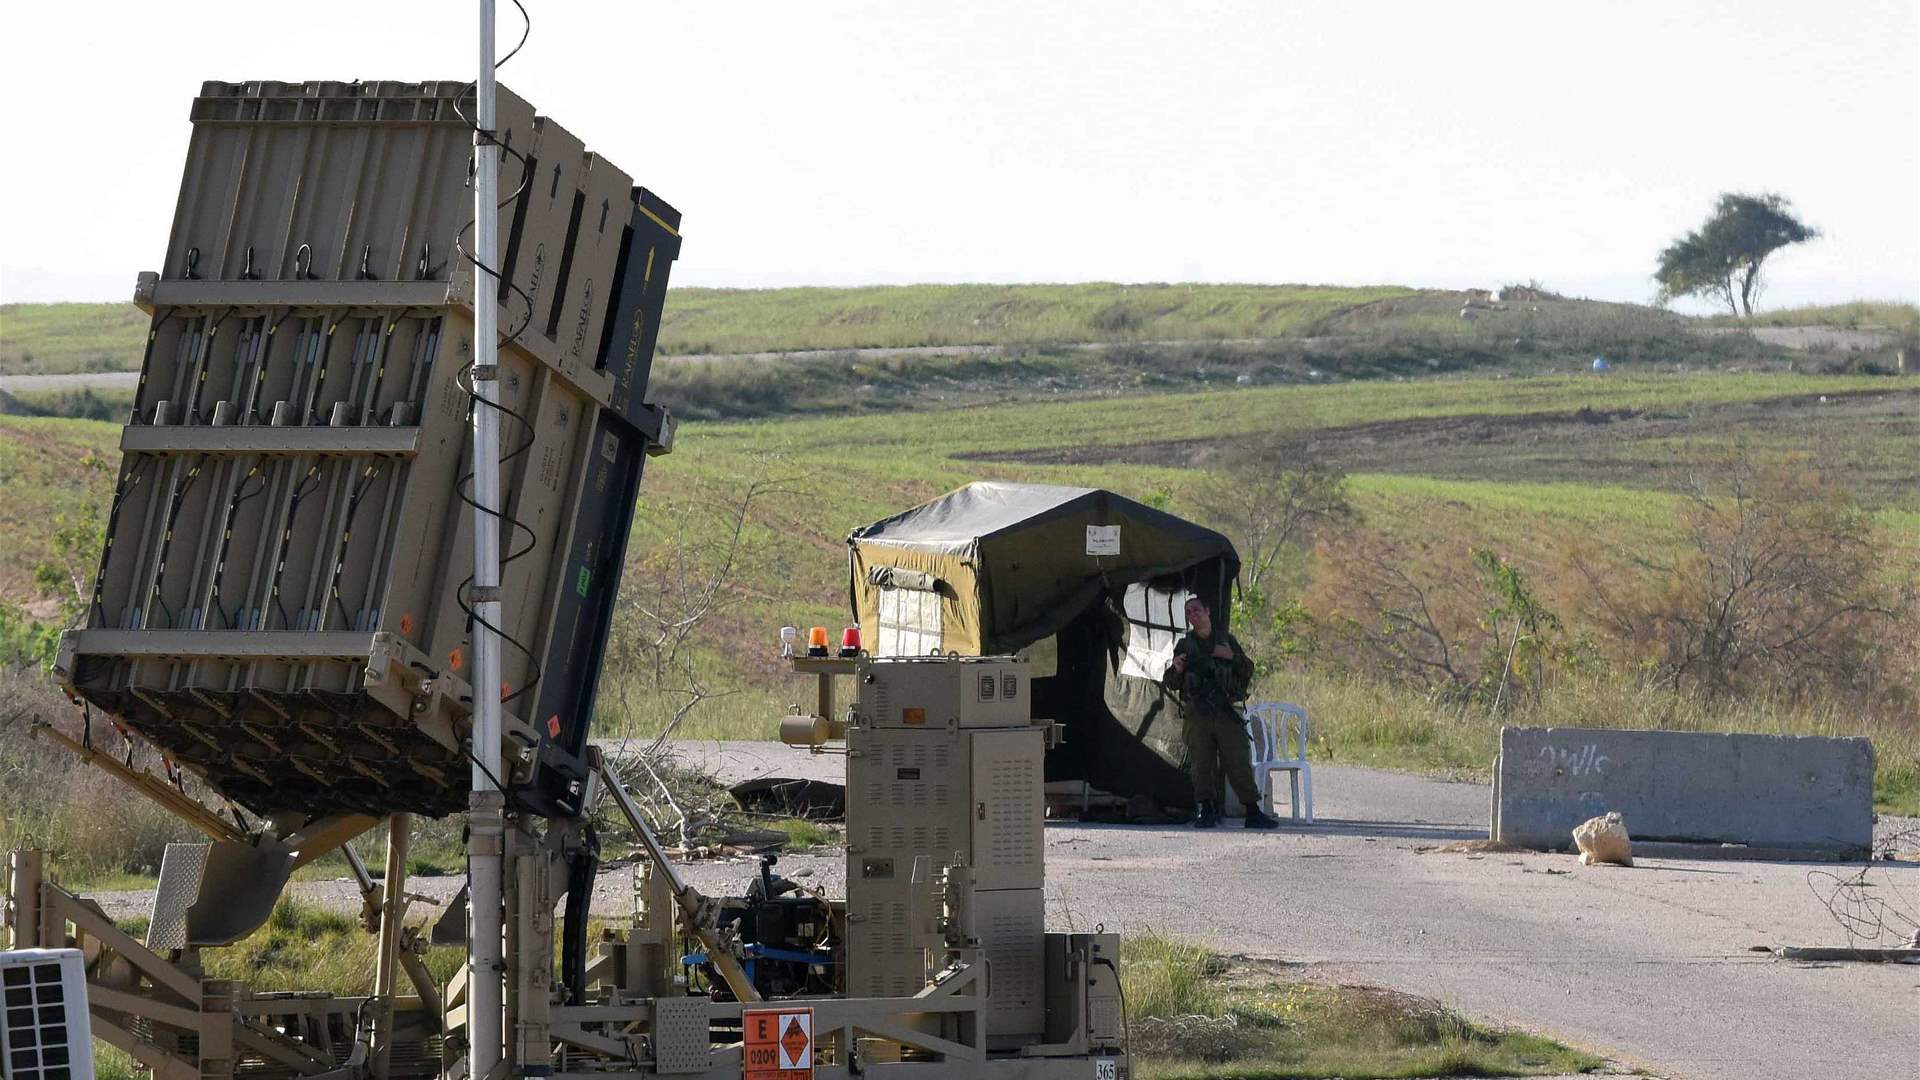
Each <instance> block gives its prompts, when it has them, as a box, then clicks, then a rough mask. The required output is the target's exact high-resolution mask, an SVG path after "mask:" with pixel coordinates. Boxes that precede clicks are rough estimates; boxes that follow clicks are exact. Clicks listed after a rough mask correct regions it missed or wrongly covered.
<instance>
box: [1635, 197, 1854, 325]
mask: <svg viewBox="0 0 1920 1080" xmlns="http://www.w3.org/2000/svg"><path fill="white" fill-rule="evenodd" d="M1819 235H1820V230H1818V229H1816V228H1814V227H1813V226H1811V225H1808V224H1806V223H1805V222H1803V221H1801V220H1800V219H1799V218H1797V217H1795V216H1794V214H1793V206H1792V204H1791V203H1789V202H1788V201H1787V200H1786V197H1785V196H1782V195H1774V194H1765V195H1742V194H1738V193H1735V192H1728V193H1727V194H1724V195H1721V196H1720V201H1719V202H1717V203H1715V204H1714V208H1713V213H1712V214H1711V215H1710V216H1708V218H1707V220H1706V223H1705V224H1703V225H1701V226H1700V227H1699V228H1697V229H1694V230H1693V231H1691V232H1689V233H1687V235H1685V236H1683V237H1681V238H1680V239H1678V240H1675V241H1674V242H1673V243H1671V244H1668V245H1667V248H1666V250H1665V251H1662V252H1661V253H1660V268H1659V270H1657V271H1655V272H1654V275H1653V278H1654V280H1655V281H1658V282H1659V283H1660V302H1661V303H1663V304H1664V303H1667V302H1669V301H1671V300H1673V299H1674V298H1675V297H1680V296H1700V297H1705V298H1707V299H1709V300H1714V301H1717V302H1719V303H1723V304H1725V305H1727V310H1728V311H1730V312H1732V313H1733V314H1734V316H1735V317H1736V318H1737V317H1739V316H1740V315H1741V314H1742V313H1743V312H1744V314H1746V315H1747V316H1748V317H1749V318H1751V317H1752V316H1753V302H1754V301H1755V300H1756V299H1758V298H1759V296H1760V291H1761V287H1762V286H1761V279H1760V269H1761V266H1762V265H1763V264H1765V263H1766V261H1767V256H1769V255H1771V254H1773V253H1774V252H1776V251H1778V250H1780V249H1781V248H1783V247H1786V246H1787V245H1788V244H1801V243H1805V242H1806V241H1808V240H1811V239H1813V238H1814V237H1816V236H1819Z"/></svg>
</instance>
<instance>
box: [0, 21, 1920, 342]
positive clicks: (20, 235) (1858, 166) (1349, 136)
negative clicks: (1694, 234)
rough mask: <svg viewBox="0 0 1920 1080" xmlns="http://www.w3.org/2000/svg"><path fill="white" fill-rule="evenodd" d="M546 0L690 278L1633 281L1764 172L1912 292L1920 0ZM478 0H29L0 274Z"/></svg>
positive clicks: (42, 261)
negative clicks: (202, 121)
mask: <svg viewBox="0 0 1920 1080" xmlns="http://www.w3.org/2000/svg"><path fill="white" fill-rule="evenodd" d="M502 2H503V6H504V7H505V11H504V12H503V14H502V15H501V37H502V39H503V41H505V42H511V41H512V40H513V39H514V38H515V37H517V36H518V30H519V17H518V15H517V14H516V13H515V12H514V11H513V9H512V7H511V5H510V4H507V3H505V0H502ZM527 4H528V7H529V8H530V9H531V11H532V16H533V35H532V38H531V39H530V40H529V42H528V44H527V49H526V51H525V52H524V53H522V54H521V56H520V57H518V58H516V59H515V60H514V61H513V62H512V63H510V64H509V65H508V66H507V67H506V68H505V69H504V70H503V71H502V73H501V79H502V81H503V82H504V83H506V84H507V85H509V86H511V87H513V88H514V89H515V90H516V91H518V92H519V93H520V94H521V95H522V96H524V97H526V98H527V99H529V100H530V101H532V102H533V103H534V105H535V106H536V107H537V108H539V109H540V110H541V111H543V112H545V113H548V114H549V115H551V116H553V117H555V118H557V119H558V120H559V121H560V122H561V123H562V124H564V125H565V126H567V127H568V128H569V129H571V130H572V131H573V132H575V133H576V134H577V135H579V136H581V137H582V138H583V139H584V140H585V141H586V143H587V145H588V146H589V147H591V148H594V149H596V150H599V151H601V152H603V153H604V154H605V155H606V156H607V157H609V158H610V159H611V160H613V161H614V162H615V163H617V164H618V165H620V166H621V167H622V168H624V169H626V170H627V171H628V172H630V173H632V174H633V175H634V176H635V177H637V178H638V179H639V181H640V182H641V183H644V184H646V185H647V186H649V187H651V188H653V189H654V190H655V191H657V192H659V193H660V194H661V195H662V196H663V197H665V198H666V199H667V200H668V201H670V202H672V203H674V204H675V205H676V206H678V207H679V208H680V209H681V210H682V212H683V213H684V214H685V215H686V220H685V235H686V246H685V249H684V252H683V257H682V259H681V262H680V264H679V266H678V268H677V269H676V270H675V281H676V282H677V283H680V284H699V285H731V286H763V285H788V284H858V283H893V282H914V281H1085V280H1117V281H1168V280H1204V281H1256V282H1327V283H1349V284H1352V283H1401V284H1409V285H1440V286H1467V285H1494V284H1498V283H1501V282H1504V281H1510V280H1524V279H1527V278H1539V279H1541V280H1543V281H1545V282H1546V283H1548V284H1549V285H1551V286H1553V287H1556V288H1559V289H1562V290H1566V291H1571V292H1575V293H1580V294H1585V295H1591V296H1599V297H1607V298H1615V299H1625V300H1644V299H1646V298H1647V297H1648V296H1649V295H1650V293H1651V291H1652V286H1651V284H1650V282H1649V279H1648V274H1649V273H1650V272H1651V269H1652V263H1653V259H1654V255H1655V253H1656V252H1657V251H1658V250H1659V249H1660V247H1661V246H1662V245H1663V244H1664V243H1666V242H1667V241H1668V240H1669V239H1671V238H1672V237H1673V236H1674V235H1675V234H1677V233H1679V232H1681V231H1683V230H1684V229H1686V228H1687V227H1689V226H1691V225H1694V224H1696V223H1698V221H1699V220H1700V219H1701V218H1702V217H1703V216H1704V215H1705V213H1706V211H1707V210H1708V208H1709V206H1710V205H1711V203H1712V201H1713V199H1714V196H1715V195H1716V194H1717V193H1719V192H1721V191H1725V190H1770V191H1778V192H1780V193H1782V194H1784V195H1786V196H1787V197H1789V198H1790V199H1792V200H1793V202H1794V204H1795V205H1796V206H1797V207H1798V208H1799V209H1800V210H1801V211H1802V213H1803V215H1804V216H1805V218H1806V219H1807V220H1808V221H1809V222H1811V223H1812V224H1814V225H1816V226H1818V227H1819V228H1820V229H1822V230H1823V232H1824V233H1825V235H1824V236H1823V237H1822V238H1821V239H1820V240H1818V241H1816V242H1814V243H1812V244H1808V245H1806V246H1805V247H1804V248H1801V249H1798V250H1795V251H1792V252H1790V253H1788V254H1785V255H1783V256H1780V257H1779V258H1778V260H1777V262H1778V265H1777V266H1775V267H1774V268H1773V273H1772V284H1771V289H1770V292H1769V294H1768V296H1767V300H1768V302H1770V303H1774V304H1784V303H1797V302H1812V301H1829V300H1844V299H1852V298H1857V297H1870V298H1897V299H1905V300H1916V299H1920V15H1916V11H1917V10H1920V4H1916V3H1915V2H1914V0H1886V2H1858V0H1847V2H1842V3H1831V2H1814V0H1806V2H1802V3H1763V2H1757V0H1738V2H1726V3H1705V2H1684V0H1658V2H1650V3H1599V2H1592V0H1589V2H1587V3H1580V4H1571V3H1517V4H1502V3H1475V4H1438V3H1384V2H1375V3H1358V2H1337V3H1336V2H1331V0H1329V2H1321V3H1312V4H1308V3H1299V2H1295V3H1279V2H1268V3H1219V4H1199V3H1167V2H1165V0H1159V2H1155V3H1143V4H1133V3H1120V2H1115V0H1104V2H1099V3H1065V2H1048V0H1020V2H1013V3H1001V2H997V0H973V2H969V3H964V4H933V3H906V2H897V0H896V2H892V3H813V4H798V3H781V4H765V5H762V4H747V3H733V2H726V3H720V2H706V3H686V4H672V3H650V2H606V3H597V2H588V0H527ZM474 8H475V5H474V4H473V3H471V2H467V0H454V2H441V3H427V2H409V0H375V2H367V0H324V2H322V3H319V4H292V3H262V2H259V0H250V2H230V0H194V2H192V3H187V4H159V5H156V4H154V3H152V2H151V0H146V2H142V3H139V4H133V3H125V4H120V3H84V2H78V0H68V2H56V3H33V4H25V3H19V4H9V5H8V6H7V10H6V13H5V15H4V16H0V19H3V20H4V21H3V22H0V82H3V84H4V93H5V95H6V100H7V102H8V105H9V108H8V110H7V112H8V120H7V128H8V134H7V146H8V150H7V151H6V153H5V165H4V168H0V195H4V198H0V213H3V214H4V222H3V225H4V232H3V233H0V300H5V301H23V300H67V299H72V300H101V299H121V298H125V297H127V296H129V295H130V294H131V292H132V287H133V281H134V276H135V274H136V273H137V272H138V271H140V270H143V269H152V268H154V267H155V265H156V264H157V263H158V262H159V261H160V257H161V255H162V253H163V249H164V246H165V242H166V236H167V229H168V221H169V218H170V217H171V215H172V212H173V205H174V200H175V197H176V195H177V193H178V189H179V183H180V174H181V163H182V160H183V155H184V154H185V151H186V146H187V138H188V133H189V126H188V123H187V113H188V106H189V104H190V101H191V99H192V97H193V95H194V93H195V92H196V90H197V89H198V86H199V84H200V82H201V81H202V80H206V79H224V80H232V81H241V80H248V79H282V80H290V81H297V80H303V79H353V78H364V79H405V80H420V79H430V78H452V79H464V78H469V77H471V73H472V68H473V66H474V60H473V56H474V41H475V33H474V25H473V24H474V17H473V11H474Z"/></svg>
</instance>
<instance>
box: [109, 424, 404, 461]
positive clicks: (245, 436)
mask: <svg viewBox="0 0 1920 1080" xmlns="http://www.w3.org/2000/svg"><path fill="white" fill-rule="evenodd" d="M120 449H121V450H123V451H125V452H126V453H129V454H161V455H165V454H217V455H227V456H237V455H240V454H266V455H274V454H288V455H292V454H319V455H326V456H330V457H400V458H410V457H413V456H414V455H415V454H417V453H419V451H420V429H419V428H417V427H274V426H271V425H262V424H248V425H244V426H242V425H223V426H219V427H215V426H212V425H193V426H172V425H168V426H165V427H161V426H156V425H152V424H140V425H135V426H130V427H127V428H123V429H122V430H121V433H120Z"/></svg>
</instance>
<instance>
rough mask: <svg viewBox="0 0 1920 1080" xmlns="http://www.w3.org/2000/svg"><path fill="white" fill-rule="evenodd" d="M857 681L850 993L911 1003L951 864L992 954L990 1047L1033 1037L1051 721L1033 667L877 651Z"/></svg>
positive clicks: (851, 775) (850, 774)
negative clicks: (1036, 701)
mask: <svg viewBox="0 0 1920 1080" xmlns="http://www.w3.org/2000/svg"><path fill="white" fill-rule="evenodd" d="M854 681H855V684H856V696H855V700H854V704H853V707H852V713H851V716H850V717H849V723H848V729H847V751H848V758H847V820H848V822H850V823H856V822H857V823H859V824H857V825H855V826H854V827H853V829H852V831H851V833H850V835H849V836H848V838H847V913H848V921H849V923H850V926H849V931H850V933H851V934H853V935H854V936H856V937H857V938H858V939H859V940H860V941H861V942H862V945H861V947H860V948H858V949H854V950H850V953H849V955H848V957H847V994H848V996H850V997H903V996H909V995H912V994H914V993H917V992H919V990H920V988H921V987H922V986H923V985H925V983H926V981H927V976H928V970H927V969H928V962H929V949H928V947H927V941H928V934H929V932H930V930H931V928H932V925H933V921H934V920H935V919H936V918H937V916H938V907H939V894H940V889H939V885H938V881H939V878H940V876H941V875H942V873H943V872H944V873H945V874H946V875H947V876H948V878H949V879H950V880H952V879H957V880H958V881H959V882H960V883H961V890H962V892H963V893H964V896H963V898H962V903H961V905H960V906H961V909H962V910H963V911H964V912H965V913H967V915H968V916H969V917H970V919H971V922H972V928H971V930H972V934H973V936H975V937H976V938H977V939H978V941H979V943H980V948H981V951H982V952H983V954H984V955H985V956H986V959H987V966H988V971H989V977H990V993H989V999H990V1004H989V1009H988V1021H987V1027H988V1034H989V1045H1014V1044H1020V1043H1031V1042H1033V1041H1035V1040H1036V1039H1037V1038H1038V1037H1040V1036H1041V1035H1042V1034H1043V1033H1044V1029H1045V1026H1046V1001H1045V987H1044V985H1043V982H1044V979H1043V974H1044V972H1043V965H1044V950H1045V925H1044V923H1045V901H1044V894H1043V893H1042V891H1041V889H1042V885H1043V884H1044V879H1045V873H1044V868H1043V857H1044V850H1045V844H1044V840H1043V837H1042V829H1043V827H1044V816H1045V797H1044V788H1043V784H1044V781H1043V775H1044V769H1043V762H1044V758H1045V755H1046V727H1045V723H1044V722H1040V723H1036V722H1035V721H1034V720H1033V718H1032V716H1031V708H1030V702H1031V697H1030V693H1029V685H1028V676H1027V666H1026V664H1025V663H1024V662H1023V661H1020V660H1016V659H1013V658H1009V657H913V658H897V659H893V658H889V659H870V660H863V661H862V662H861V663H860V664H859V665H858V666H857V668H856V670H855V674H854ZM916 859H918V863H917V864H916ZM916 870H917V871H918V875H916Z"/></svg>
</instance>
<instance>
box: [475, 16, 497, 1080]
mask: <svg viewBox="0 0 1920 1080" xmlns="http://www.w3.org/2000/svg"><path fill="white" fill-rule="evenodd" d="M493 8H494V3H493V0H480V76H479V78H478V79H477V80H476V81H475V89H476V91H477V96H478V98H479V100H478V103H477V107H476V110H475V115H474V123H475V125H476V126H478V127H479V129H480V131H479V132H478V133H476V134H475V135H474V149H473V153H474V176H473V219H474V221H473V239H474V257H475V258H476V259H477V260H478V261H479V266H478V267H476V268H475V272H474V275H473V369H472V374H473V391H474V395H475V396H476V397H477V398H479V400H478V401H476V402H475V403H474V406H473V501H474V502H475V504H477V505H476V507H475V509H474V512H473V609H474V616H475V618H474V620H473V628H472V636H473V778H472V782H473V796H472V801H471V804H470V807H469V809H470V817H469V826H470V829H469V836H470V839H469V842H468V845H469V846H468V874H469V879H470V881H471V883H472V889H471V892H470V896H471V900H470V902H471V904H472V905H473V907H472V914H471V919H470V922H469V927H470V938H469V941H468V947H467V948H468V951H467V1005H468V1009H467V1034H468V1037H469V1040H470V1045H469V1049H468V1058H467V1063H468V1072H467V1075H468V1076H469V1077H470V1078H471V1080H490V1078H491V1077H492V1076H493V1074H494V1073H495V1071H496V1070H497V1069H498V1068H499V1066H500V1063H501V1059H502V1058H503V1057H504V1055H505V1048H506V1038H505V1021H504V1018H503V1014H502V994H503V985H504V979H505V974H506V973H505V968H504V964H503V963H502V957H501V952H502V949H501V944H502V942H501V932H502V927H501V921H502V918H503V916H502V911H501V878H502V870H503V865H502V864H503V861H504V860H503V849H504V846H505V845H504V841H505V829H504V819H503V809H504V799H505V796H504V795H503V794H502V793H501V792H500V791H499V789H498V787H497V786H496V785H495V783H494V780H495V779H496V778H497V777H499V776H501V775H502V772H501V767H500V683H501V679H500V639H499V635H497V634H496V633H495V632H494V631H493V629H492V627H496V626H499V625H500V526H499V518H498V516H497V513H496V512H497V510H498V507H499V505H500V414H499V411H498V410H497V409H495V408H493V404H494V403H495V402H497V401H498V400H499V382H498V371H499V368H498V363H499V344H500V342H499V325H498V321H499V315H500V305H499V294H500V284H499V279H498V277H497V276H496V275H495V271H494V268H495V267H497V266H499V264H500V263H499V257H500V250H499V249H500V230H499V220H500V219H499V209H498V205H499V201H500V200H499V184H500V148H499V146H498V145H497V144H496V143H495V142H494V141H493V134H494V125H495V122H496V121H495V92H494V81H493V54H494V41H493V19H494V10H493Z"/></svg>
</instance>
